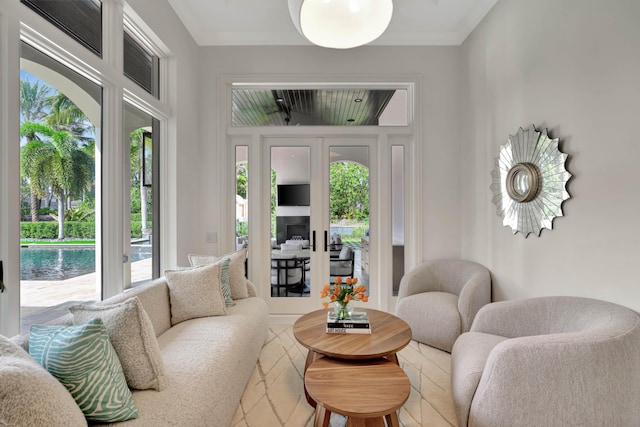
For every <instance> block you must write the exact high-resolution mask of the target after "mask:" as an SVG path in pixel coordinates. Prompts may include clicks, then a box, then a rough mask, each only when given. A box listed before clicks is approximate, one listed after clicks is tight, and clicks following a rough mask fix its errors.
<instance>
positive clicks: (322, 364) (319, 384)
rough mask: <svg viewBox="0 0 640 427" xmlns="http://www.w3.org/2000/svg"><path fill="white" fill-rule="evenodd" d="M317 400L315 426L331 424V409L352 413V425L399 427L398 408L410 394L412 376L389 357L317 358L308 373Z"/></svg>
mask: <svg viewBox="0 0 640 427" xmlns="http://www.w3.org/2000/svg"><path fill="white" fill-rule="evenodd" d="M304 383H305V387H306V390H307V392H308V393H309V395H310V396H311V397H312V398H313V400H315V401H316V403H317V405H316V414H315V421H314V427H328V425H329V419H330V417H331V413H332V412H335V413H337V414H340V415H344V416H347V417H349V419H348V422H347V426H348V427H364V426H367V427H369V426H381V427H384V425H385V424H384V420H383V417H384V419H386V421H387V425H388V426H393V427H399V426H400V423H399V422H398V413H397V411H398V409H400V407H401V406H402V405H403V404H404V402H406V401H407V399H408V398H409V391H410V386H409V378H408V377H407V375H406V374H405V373H404V371H403V370H402V368H400V367H399V366H398V365H396V364H395V363H393V362H391V361H389V360H387V359H374V360H339V359H332V358H329V357H323V358H320V359H317V360H316V361H314V362H313V363H311V365H309V368H308V369H307V372H306V374H305V377H304Z"/></svg>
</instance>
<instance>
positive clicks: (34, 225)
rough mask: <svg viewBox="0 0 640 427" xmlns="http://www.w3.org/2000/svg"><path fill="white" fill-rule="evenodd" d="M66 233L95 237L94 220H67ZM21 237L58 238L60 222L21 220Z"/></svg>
mask: <svg viewBox="0 0 640 427" xmlns="http://www.w3.org/2000/svg"><path fill="white" fill-rule="evenodd" d="M64 235H65V236H66V237H67V238H74V239H95V235H96V230H95V224H94V223H93V222H80V221H66V222H65V223H64ZM20 238H21V239H57V238H58V223H57V222H53V221H46V222H44V221H43V222H21V223H20Z"/></svg>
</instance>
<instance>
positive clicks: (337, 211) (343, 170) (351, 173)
mask: <svg viewBox="0 0 640 427" xmlns="http://www.w3.org/2000/svg"><path fill="white" fill-rule="evenodd" d="M329 191H330V193H329V194H330V196H329V205H330V219H331V221H332V222H338V221H340V220H353V221H365V220H368V219H369V170H368V169H367V168H365V167H364V166H361V165H359V164H356V163H347V162H334V163H331V166H330V168H329Z"/></svg>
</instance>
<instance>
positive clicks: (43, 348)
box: [29, 319, 138, 422]
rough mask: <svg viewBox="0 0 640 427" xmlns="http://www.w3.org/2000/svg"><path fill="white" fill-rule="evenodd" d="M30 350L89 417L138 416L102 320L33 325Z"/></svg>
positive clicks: (105, 419) (108, 419)
mask: <svg viewBox="0 0 640 427" xmlns="http://www.w3.org/2000/svg"><path fill="white" fill-rule="evenodd" d="M29 354H31V356H32V357H33V358H34V359H35V360H36V361H37V362H39V363H40V364H41V365H42V366H43V367H44V368H45V369H46V370H48V371H49V372H50V373H51V374H52V375H53V376H54V377H56V378H57V379H58V380H59V381H60V382H61V383H62V384H63V385H64V386H65V387H66V388H67V390H69V392H70V393H71V395H72V396H73V398H74V399H75V401H76V403H77V404H78V406H80V409H81V410H82V412H83V413H84V415H85V417H86V419H87V420H89V421H98V422H100V421H102V422H115V421H126V420H129V419H132V418H137V417H138V410H137V409H136V407H135V405H134V403H133V398H132V396H131V391H129V388H128V387H127V381H126V379H125V377H124V373H123V372H122V366H121V365H120V362H119V361H118V356H117V355H116V352H115V350H114V349H113V346H112V345H111V342H110V340H109V334H108V333H107V329H106V328H105V326H104V324H103V323H102V320H100V319H92V320H90V321H89V322H88V323H87V324H85V325H81V326H32V327H31V333H30V338H29Z"/></svg>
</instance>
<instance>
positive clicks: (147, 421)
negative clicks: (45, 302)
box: [0, 278, 268, 427]
mask: <svg viewBox="0 0 640 427" xmlns="http://www.w3.org/2000/svg"><path fill="white" fill-rule="evenodd" d="M247 286H248V288H249V289H248V294H249V297H248V298H243V299H238V300H235V303H236V305H235V306H233V307H226V312H227V314H226V315H220V316H211V317H200V318H194V319H190V320H186V321H183V322H180V323H177V324H175V325H174V326H172V325H171V306H170V295H169V286H168V283H167V281H166V280H165V279H164V278H162V279H158V280H156V281H154V282H152V283H149V284H146V285H143V286H140V287H136V288H134V289H132V290H131V291H128V292H126V293H123V294H120V295H117V296H115V297H113V298H109V299H107V300H105V301H103V302H102V303H100V304H103V305H104V304H114V303H119V302H122V301H124V300H127V299H129V298H132V297H134V296H137V297H138V299H139V300H140V302H141V303H142V306H143V307H144V311H146V313H147V314H148V316H149V319H150V320H151V323H152V325H153V328H154V330H155V334H156V337H157V342H158V345H159V348H160V354H161V358H162V362H163V365H164V371H165V383H166V387H165V388H164V389H163V390H162V391H155V390H132V394H133V400H134V402H135V406H136V407H137V408H138V412H139V417H138V418H137V419H133V420H129V421H125V422H123V423H118V424H126V425H127V426H149V427H151V426H153V427H156V426H190V427H195V426H208V427H228V426H230V425H231V422H232V419H233V416H234V414H235V412H236V409H237V407H238V404H239V402H240V398H241V397H242V394H243V392H244V389H245V387H246V384H247V383H248V381H249V378H250V377H251V375H252V372H253V370H254V368H255V366H256V361H257V359H258V356H259V354H260V351H261V348H262V346H263V344H264V342H265V341H266V338H267V332H268V310H267V305H266V303H265V301H264V300H263V299H261V298H258V297H256V292H255V287H254V285H253V284H251V283H250V282H249V281H247ZM71 320H72V315H71V314H69V315H67V316H65V317H64V318H62V319H61V320H60V321H58V322H56V323H60V324H70V323H71ZM11 340H12V341H14V342H17V343H19V344H20V345H22V346H23V347H27V345H28V343H27V342H25V340H24V337H22V338H21V337H14V338H12V339H11ZM0 356H2V355H0ZM28 410H29V408H25V411H28ZM0 418H1V417H0ZM0 424H1V423H0Z"/></svg>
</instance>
